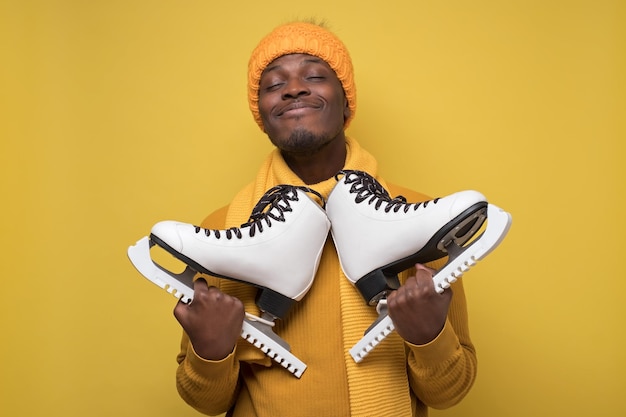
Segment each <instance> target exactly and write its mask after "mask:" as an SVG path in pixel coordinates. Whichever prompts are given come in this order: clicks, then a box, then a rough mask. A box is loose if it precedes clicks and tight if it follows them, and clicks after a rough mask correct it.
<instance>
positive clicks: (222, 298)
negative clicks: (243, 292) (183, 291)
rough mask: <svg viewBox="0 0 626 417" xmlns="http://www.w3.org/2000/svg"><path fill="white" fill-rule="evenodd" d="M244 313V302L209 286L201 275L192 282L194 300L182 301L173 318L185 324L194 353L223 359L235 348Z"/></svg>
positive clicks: (214, 358) (211, 358)
mask: <svg viewBox="0 0 626 417" xmlns="http://www.w3.org/2000/svg"><path fill="white" fill-rule="evenodd" d="M244 316H245V311H244V306H243V303H242V302H241V301H240V300H239V299H238V298H235V297H231V296H230V295H228V294H224V293H223V292H221V291H220V290H218V289H217V288H215V287H209V286H208V285H207V283H206V281H205V280H204V279H202V278H199V279H197V280H196V281H195V282H194V285H193V301H192V302H191V303H189V304H185V303H183V302H182V301H179V302H178V304H176V307H175V308H174V317H176V320H178V322H179V323H180V325H181V326H182V327H183V329H184V330H185V332H186V333H187V335H188V336H189V340H190V341H191V344H192V346H193V348H194V350H195V352H196V353H197V354H198V356H200V357H201V358H204V359H207V360H221V359H224V358H225V357H226V356H228V355H229V354H230V353H231V352H232V351H233V349H234V347H235V343H237V339H238V338H239V336H240V335H241V328H242V326H243V319H244Z"/></svg>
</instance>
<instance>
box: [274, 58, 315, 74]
mask: <svg viewBox="0 0 626 417" xmlns="http://www.w3.org/2000/svg"><path fill="white" fill-rule="evenodd" d="M322 63H324V60H323V59H321V58H318V57H316V56H311V57H310V58H305V59H303V60H302V62H300V65H305V64H322ZM279 68H281V65H271V64H270V65H268V66H267V67H266V68H265V69H264V70H263V72H262V74H267V73H269V72H272V71H275V70H277V69H279Z"/></svg>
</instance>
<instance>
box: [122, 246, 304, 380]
mask: <svg viewBox="0 0 626 417" xmlns="http://www.w3.org/2000/svg"><path fill="white" fill-rule="evenodd" d="M152 246H154V243H152V242H151V241H150V239H149V238H148V237H147V236H146V237H143V238H141V239H140V240H139V241H137V243H136V244H135V245H133V246H130V247H129V248H128V257H129V259H130V261H131V263H132V264H133V265H134V266H135V268H136V269H137V270H138V271H139V272H140V273H141V275H143V276H144V277H146V278H147V279H148V280H149V281H151V282H153V283H154V284H156V285H158V286H159V287H161V288H163V289H164V290H166V291H167V292H169V293H170V294H172V295H174V296H175V297H176V298H179V299H180V300H182V301H183V302H185V303H189V302H191V301H192V300H193V278H194V276H195V275H196V272H195V271H193V270H192V269H191V268H189V267H186V268H185V270H184V271H183V272H182V273H180V274H174V273H172V272H170V271H168V270H167V269H165V268H163V267H162V266H160V265H159V264H157V263H156V262H154V261H153V260H152V258H151V257H150V248H151V247H152ZM263 322H264V320H260V319H258V318H257V317H254V316H252V315H249V314H246V318H245V319H244V322H243V327H242V329H241V337H242V338H244V339H245V340H246V341H248V342H249V343H251V344H253V345H254V346H255V347H257V348H258V349H260V350H261V351H262V352H263V353H265V355H267V356H269V357H270V358H272V359H273V360H274V361H275V362H276V363H278V364H280V365H281V366H282V367H283V368H285V369H287V370H288V371H289V372H291V373H292V374H293V375H294V376H296V377H297V378H300V377H301V376H302V374H303V373H304V371H305V370H306V368H307V366H306V364H304V362H302V361H301V360H300V359H298V358H297V357H296V356H294V355H293V354H292V353H291V352H290V351H289V345H288V344H287V343H286V342H285V341H284V340H282V339H281V338H279V337H278V336H277V335H275V334H274V333H273V332H272V331H271V330H269V331H267V330H264V329H263V326H266V324H264V323H263Z"/></svg>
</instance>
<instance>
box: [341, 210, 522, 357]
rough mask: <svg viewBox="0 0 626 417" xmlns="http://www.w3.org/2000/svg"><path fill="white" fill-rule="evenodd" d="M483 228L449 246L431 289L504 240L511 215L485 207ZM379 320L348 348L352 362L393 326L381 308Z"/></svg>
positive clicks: (438, 288)
mask: <svg viewBox="0 0 626 417" xmlns="http://www.w3.org/2000/svg"><path fill="white" fill-rule="evenodd" d="M487 218H488V223H487V228H486V229H485V231H484V233H483V234H482V235H481V236H480V237H478V238H477V239H476V240H474V241H472V242H471V243H470V244H469V245H468V246H466V247H460V246H458V245H456V244H455V243H451V245H448V246H447V248H448V250H449V256H450V258H449V260H448V263H447V264H446V265H445V266H444V267H443V268H441V269H440V270H439V271H438V272H437V273H436V274H435V275H434V276H433V282H434V284H435V290H436V291H437V292H439V293H441V292H443V291H444V290H445V289H446V288H449V287H450V285H451V284H452V283H454V282H455V281H457V280H458V279H459V278H460V277H461V276H462V275H463V274H464V273H465V272H467V271H468V270H469V269H470V268H471V267H473V266H475V265H476V263H477V262H478V261H479V260H482V259H484V258H485V257H486V256H487V255H488V254H489V253H490V252H491V251H493V250H494V249H495V248H496V247H497V246H498V245H499V244H500V242H502V240H503V239H504V238H505V236H506V234H507V233H508V231H509V229H510V227H511V220H512V218H511V215H510V214H509V213H507V212H505V211H504V210H502V209H501V208H499V207H497V206H495V205H493V204H489V205H488V207H487ZM382 310H383V314H381V318H380V319H379V320H378V321H377V322H376V323H375V325H374V326H372V327H371V328H370V329H369V330H368V331H367V332H366V334H365V335H364V336H363V338H362V339H361V340H360V341H359V342H358V343H357V344H356V345H354V347H352V349H350V355H351V356H352V358H353V359H354V361H355V362H357V363H358V362H361V361H362V360H363V358H365V357H366V356H367V355H368V354H369V353H370V352H371V351H372V350H373V349H374V348H375V347H376V346H377V345H378V344H379V343H380V342H382V341H383V340H384V339H385V338H386V337H387V336H389V334H391V332H393V331H394V330H395V326H394V324H393V321H392V320H391V318H390V317H389V316H388V315H387V314H386V309H384V308H383V309H382Z"/></svg>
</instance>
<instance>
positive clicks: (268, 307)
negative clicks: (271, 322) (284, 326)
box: [256, 288, 295, 319]
mask: <svg viewBox="0 0 626 417" xmlns="http://www.w3.org/2000/svg"><path fill="white" fill-rule="evenodd" d="M294 303H295V300H293V299H291V298H289V297H286V296H284V295H282V294H281V293H279V292H276V291H274V290H271V289H269V288H261V289H260V291H259V292H258V294H257V299H256V305H257V306H258V307H259V308H260V309H261V311H264V312H266V313H269V314H271V315H272V316H273V317H275V318H279V319H283V318H284V317H285V316H286V315H287V313H288V312H289V309H291V306H292V305H293V304H294Z"/></svg>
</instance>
